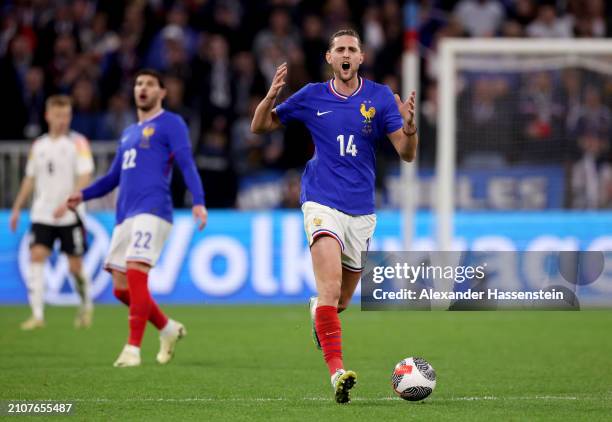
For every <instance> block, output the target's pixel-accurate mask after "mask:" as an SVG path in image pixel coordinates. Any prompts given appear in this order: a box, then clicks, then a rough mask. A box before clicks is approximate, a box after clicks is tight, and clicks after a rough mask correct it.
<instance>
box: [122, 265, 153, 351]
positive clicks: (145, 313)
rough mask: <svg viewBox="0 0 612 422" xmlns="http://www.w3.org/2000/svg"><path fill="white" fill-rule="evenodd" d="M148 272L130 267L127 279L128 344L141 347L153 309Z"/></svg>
mask: <svg viewBox="0 0 612 422" xmlns="http://www.w3.org/2000/svg"><path fill="white" fill-rule="evenodd" d="M148 278H149V276H148V274H147V273H145V272H142V271H139V270H134V269H128V270H127V281H128V287H129V290H130V337H129V339H128V344H131V345H132V346H136V347H140V344H141V343H142V337H143V336H144V331H145V328H146V326H147V320H148V319H149V312H150V310H151V294H150V293H149V287H148V286H147V280H148Z"/></svg>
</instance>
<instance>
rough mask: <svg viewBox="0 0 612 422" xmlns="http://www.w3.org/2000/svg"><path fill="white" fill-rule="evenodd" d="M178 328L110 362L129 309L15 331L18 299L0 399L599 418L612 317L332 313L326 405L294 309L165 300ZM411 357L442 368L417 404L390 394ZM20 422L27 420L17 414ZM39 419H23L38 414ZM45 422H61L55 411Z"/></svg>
mask: <svg viewBox="0 0 612 422" xmlns="http://www.w3.org/2000/svg"><path fill="white" fill-rule="evenodd" d="M165 309H166V310H167V311H168V313H169V314H170V315H171V316H173V317H174V318H176V319H178V320H180V321H182V322H183V323H185V325H186V327H187V329H188V332H189V333H188V336H187V338H186V339H185V340H183V341H181V343H180V344H179V346H178V349H177V355H176V357H175V360H174V361H173V362H171V363H170V364H169V365H168V366H165V367H161V366H159V365H157V364H156V363H155V354H156V352H157V346H158V342H157V333H156V332H155V330H154V329H152V327H151V326H149V327H148V329H147V335H146V337H145V341H144V344H143V365H142V366H141V367H139V368H127V369H116V368H113V367H112V363H113V361H114V359H115V358H116V356H117V354H118V353H119V351H120V350H121V347H122V345H123V342H124V341H125V339H126V332H127V315H126V314H127V312H126V310H125V308H122V307H119V306H99V307H98V308H97V309H96V318H95V322H94V327H93V328H91V329H90V330H86V331H76V330H74V329H73V328H72V325H71V324H72V317H73V313H74V310H73V309H70V308H48V310H47V328H45V329H44V330H39V331H36V332H21V331H20V330H19V329H18V325H19V322H20V321H21V320H22V319H24V318H25V317H26V316H27V314H28V311H27V309H26V308H25V307H0V400H14V399H20V400H26V399H27V400H42V399H47V400H59V401H74V402H75V413H74V415H73V416H71V417H70V420H147V421H150V420H169V419H171V420H309V421H318V420H322V421H327V420H334V419H332V418H335V419H336V420H354V421H362V420H377V421H385V420H411V419H412V420H448V421H451V420H452V421H457V420H469V421H477V420H483V421H492V420H516V421H523V420H572V421H573V420H589V421H593V420H609V418H610V415H612V363H611V358H612V335H611V333H612V328H611V327H612V312H609V311H583V312H361V311H360V310H359V309H358V308H357V307H355V308H353V309H350V310H349V311H347V312H346V313H344V314H343V315H342V321H343V324H344V325H343V327H344V331H343V332H344V345H345V363H346V364H347V367H348V368H350V369H354V370H355V371H356V372H357V373H358V375H359V378H358V384H357V386H356V388H355V389H354V390H353V402H352V403H351V404H350V405H344V406H342V405H337V404H336V403H334V402H333V400H332V396H333V394H332V390H331V387H330V385H329V377H328V375H327V371H326V369H325V367H324V364H323V360H322V357H321V352H319V351H317V350H316V349H315V348H314V346H313V344H312V342H311V338H310V331H309V330H310V322H309V320H308V311H307V306H306V304H305V305H304V306H302V307H205V306H202V307H165ZM408 356H421V357H424V358H425V359H427V360H429V361H430V362H431V363H432V365H433V366H434V368H435V369H436V371H437V374H438V386H437V388H436V390H435V391H434V393H433V395H432V396H431V397H430V398H429V399H427V400H425V401H424V402H421V403H409V402H405V401H403V400H400V399H398V398H396V397H394V395H393V392H392V391H391V387H390V379H389V378H390V373H391V370H392V368H393V366H394V365H395V363H396V362H397V361H399V360H400V359H402V358H404V357H408ZM19 419H20V420H24V419H26V418H19ZM41 419H42V418H41V417H36V418H33V420H38V421H40V420H41ZM53 420H59V418H57V417H54V418H53Z"/></svg>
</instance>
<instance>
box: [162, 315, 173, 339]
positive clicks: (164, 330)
mask: <svg viewBox="0 0 612 422" xmlns="http://www.w3.org/2000/svg"><path fill="white" fill-rule="evenodd" d="M175 326H176V322H175V321H174V320H173V319H170V318H168V323H167V324H166V326H165V327H164V328H162V329H161V330H160V331H159V334H160V335H162V336H167V335H170V334H174V330H175Z"/></svg>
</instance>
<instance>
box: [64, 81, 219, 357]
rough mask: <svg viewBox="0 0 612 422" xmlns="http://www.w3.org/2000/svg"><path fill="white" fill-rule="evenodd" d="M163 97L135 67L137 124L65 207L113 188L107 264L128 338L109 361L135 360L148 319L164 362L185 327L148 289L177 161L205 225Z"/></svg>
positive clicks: (182, 133)
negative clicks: (104, 169) (103, 170)
mask: <svg viewBox="0 0 612 422" xmlns="http://www.w3.org/2000/svg"><path fill="white" fill-rule="evenodd" d="M165 94H166V90H165V89H164V86H163V82H162V79H161V75H159V74H158V73H157V72H156V71H154V70H149V69H145V70H141V71H140V72H138V74H137V76H136V81H135V84H134V100H135V102H136V107H137V111H138V123H135V124H133V125H131V126H128V127H127V128H126V129H125V130H124V131H123V134H122V136H121V141H120V142H119V146H118V149H117V154H116V156H115V159H114V160H113V163H112V165H111V167H110V170H109V171H108V173H107V174H106V175H105V176H103V177H102V178H100V179H98V180H97V181H95V182H94V183H93V184H92V185H90V186H89V187H87V188H85V189H83V190H82V191H80V192H76V193H74V194H72V195H71V196H70V198H68V206H69V207H71V208H74V207H76V206H77V205H78V204H79V203H80V202H81V201H88V200H90V199H93V198H98V197H101V196H104V195H106V194H107V193H109V192H111V191H112V190H113V189H114V188H115V187H117V186H118V187H119V197H118V200H117V222H116V224H117V225H116V227H115V229H114V230H113V235H112V239H111V245H110V251H109V253H108V257H107V259H106V262H105V268H106V269H107V270H108V271H110V272H111V273H112V275H113V284H114V293H115V296H116V297H117V298H118V299H119V300H120V301H122V302H123V303H125V304H126V305H128V306H129V309H130V310H129V315H130V318H129V339H128V343H127V344H126V345H125V347H124V348H123V350H122V352H121V354H120V355H119V357H118V358H117V360H116V361H115V363H114V366H116V367H129V366H138V365H140V345H141V342H142V337H143V335H144V330H145V327H146V324H147V320H148V321H150V322H151V323H152V324H153V325H154V326H155V327H156V328H157V329H158V330H160V337H159V338H160V350H159V353H158V354H157V361H158V362H159V363H161V364H165V363H168V362H169V361H170V359H171V358H172V356H173V354H174V348H175V345H176V342H177V341H178V340H179V339H180V338H181V337H183V336H184V335H185V334H186V330H185V327H184V326H183V325H182V324H181V323H179V322H177V321H174V320H172V319H169V318H168V317H166V315H164V313H163V312H162V311H161V310H160V309H159V307H158V306H157V304H156V303H155V301H154V300H153V298H152V297H151V294H150V293H149V288H148V286H147V281H148V274H149V270H150V269H151V268H152V267H153V266H154V265H155V263H156V262H157V260H158V258H159V255H160V253H161V251H162V248H163V245H164V242H165V240H166V238H167V237H168V234H169V233H170V229H171V227H172V199H171V196H170V179H171V177H172V166H173V162H174V161H176V162H177V164H178V166H179V168H180V170H181V172H182V174H183V177H184V179H185V182H186V184H187V187H188V189H189V191H190V192H191V194H192V195H193V204H194V205H193V209H192V211H193V215H194V217H195V218H196V219H197V220H198V222H199V229H200V230H202V229H203V228H204V226H205V225H206V220H207V218H208V213H207V211H206V207H205V206H204V189H203V188H202V182H201V180H200V177H199V175H198V173H197V171H196V167H195V164H194V162H193V157H192V154H191V144H190V142H189V137H188V131H187V125H186V124H185V122H184V120H183V119H182V118H181V117H180V116H178V115H177V114H174V113H170V112H169V111H166V110H164V109H163V108H162V100H163V98H164V96H165Z"/></svg>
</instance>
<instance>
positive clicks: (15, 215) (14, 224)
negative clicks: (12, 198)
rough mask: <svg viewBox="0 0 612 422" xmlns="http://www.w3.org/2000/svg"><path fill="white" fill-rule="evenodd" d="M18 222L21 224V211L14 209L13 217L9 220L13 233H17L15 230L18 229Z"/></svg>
mask: <svg viewBox="0 0 612 422" xmlns="http://www.w3.org/2000/svg"><path fill="white" fill-rule="evenodd" d="M18 224H19V211H13V212H12V213H11V218H10V220H9V227H10V228H11V231H12V232H13V233H15V230H17V225H18Z"/></svg>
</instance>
